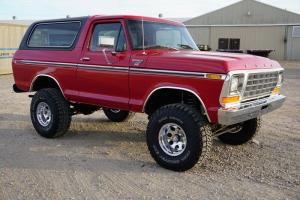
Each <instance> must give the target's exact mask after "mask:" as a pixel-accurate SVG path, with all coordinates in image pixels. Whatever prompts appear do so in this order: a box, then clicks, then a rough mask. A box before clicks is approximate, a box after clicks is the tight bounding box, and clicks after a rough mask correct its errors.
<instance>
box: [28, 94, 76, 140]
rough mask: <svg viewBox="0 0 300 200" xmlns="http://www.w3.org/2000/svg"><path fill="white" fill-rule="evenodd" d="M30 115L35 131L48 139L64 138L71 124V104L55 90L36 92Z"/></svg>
mask: <svg viewBox="0 0 300 200" xmlns="http://www.w3.org/2000/svg"><path fill="white" fill-rule="evenodd" d="M30 115H31V121H32V124H33V126H34V128H35V130H36V131H37V132H38V134H39V135H41V136H42V137H46V138H55V137H59V136H62V135H63V134H65V133H66V132H67V130H68V129H69V127H70V123H71V113H70V106H69V103H68V102H67V101H66V100H65V98H64V97H63V95H62V94H61V93H60V91H58V90H57V89H54V88H47V89H41V90H39V91H37V92H36V94H35V95H34V97H33V98H32V100H31V106H30Z"/></svg>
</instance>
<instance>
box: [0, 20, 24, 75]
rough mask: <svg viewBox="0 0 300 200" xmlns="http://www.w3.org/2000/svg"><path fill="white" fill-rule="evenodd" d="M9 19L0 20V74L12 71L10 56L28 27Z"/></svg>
mask: <svg viewBox="0 0 300 200" xmlns="http://www.w3.org/2000/svg"><path fill="white" fill-rule="evenodd" d="M11 21H12V20H11ZM11 21H0V74H9V73H11V72H12V69H11V60H12V57H13V55H14V52H15V51H16V50H17V49H18V48H19V44H20V42H21V39H22V37H23V35H24V33H25V31H26V30H27V27H28V25H26V24H16V22H13V21H12V22H11Z"/></svg>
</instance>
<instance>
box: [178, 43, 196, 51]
mask: <svg viewBox="0 0 300 200" xmlns="http://www.w3.org/2000/svg"><path fill="white" fill-rule="evenodd" d="M177 46H180V47H181V48H183V49H193V50H196V49H194V48H193V47H191V46H190V45H187V44H177Z"/></svg>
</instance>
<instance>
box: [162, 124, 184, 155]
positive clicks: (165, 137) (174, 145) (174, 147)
mask: <svg viewBox="0 0 300 200" xmlns="http://www.w3.org/2000/svg"><path fill="white" fill-rule="evenodd" d="M158 141H159V145H160V147H161V148H162V150H163V151H164V152H165V153H166V154H168V155H169V156H179V155H180V154H182V153H183V152H184V150H185V148H186V144H187V138H186V135H185V132H184V130H183V129H182V128H181V127H180V126H179V125H177V124H175V123H167V124H164V125H163V126H162V127H161V129H160V130H159V135H158Z"/></svg>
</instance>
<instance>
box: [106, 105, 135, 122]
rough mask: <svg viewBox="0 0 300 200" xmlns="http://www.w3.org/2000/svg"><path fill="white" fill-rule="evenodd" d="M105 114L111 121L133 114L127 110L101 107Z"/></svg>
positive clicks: (124, 118) (120, 119) (124, 119)
mask: <svg viewBox="0 0 300 200" xmlns="http://www.w3.org/2000/svg"><path fill="white" fill-rule="evenodd" d="M103 111H104V114H105V116H106V117H107V118H108V119H109V120H111V121H113V122H122V121H126V120H128V119H129V118H130V117H131V116H132V115H133V114H132V113H131V112H129V111H127V110H120V109H113V108H103Z"/></svg>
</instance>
